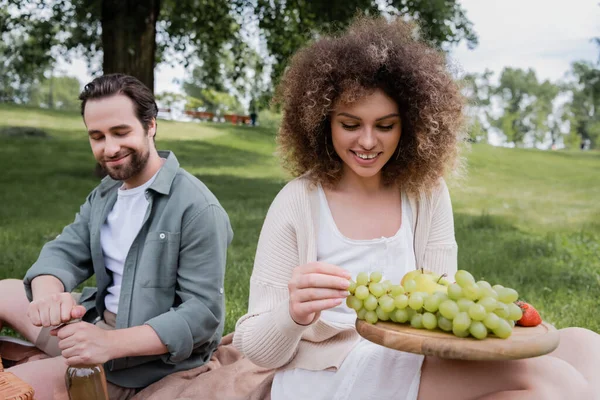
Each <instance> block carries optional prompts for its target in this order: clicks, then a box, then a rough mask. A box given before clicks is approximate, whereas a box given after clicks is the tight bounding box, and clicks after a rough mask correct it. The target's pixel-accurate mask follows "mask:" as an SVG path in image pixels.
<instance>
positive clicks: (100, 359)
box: [50, 322, 114, 365]
mask: <svg viewBox="0 0 600 400" xmlns="http://www.w3.org/2000/svg"><path fill="white" fill-rule="evenodd" d="M50 334H51V335H52V336H57V337H58V338H59V339H60V340H59V342H58V347H59V348H60V350H61V351H62V356H63V357H64V358H66V360H67V364H69V365H95V364H104V363H105V362H107V361H109V360H111V359H112V358H111V354H110V351H111V349H112V348H113V347H114V345H113V343H112V341H111V335H110V332H109V331H106V330H104V329H102V328H99V327H97V326H96V325H92V324H88V323H87V322H76V323H73V324H69V325H66V326H63V327H61V328H58V329H54V330H53V331H52V332H50Z"/></svg>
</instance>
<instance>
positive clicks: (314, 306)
mask: <svg viewBox="0 0 600 400" xmlns="http://www.w3.org/2000/svg"><path fill="white" fill-rule="evenodd" d="M343 301H344V299H323V300H315V301H307V302H305V303H292V304H291V305H290V308H291V310H290V311H291V314H292V318H293V319H294V320H295V321H296V322H298V323H300V324H303V325H304V324H305V323H306V321H305V319H306V317H307V316H311V315H313V314H315V313H319V312H321V311H323V310H328V309H330V308H333V307H337V306H339V305H340V304H342V302H343ZM294 316H297V317H298V318H297V319H296V318H294ZM310 320H312V318H310ZM309 322H310V321H309Z"/></svg>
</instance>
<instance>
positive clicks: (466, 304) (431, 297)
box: [346, 270, 523, 339]
mask: <svg viewBox="0 0 600 400" xmlns="http://www.w3.org/2000/svg"><path fill="white" fill-rule="evenodd" d="M382 278H383V276H382V274H381V272H372V273H371V274H370V275H369V274H368V273H366V272H360V273H359V274H358V275H357V277H356V282H354V281H352V280H351V281H350V287H349V291H350V296H348V298H347V299H346V304H347V305H348V307H350V308H352V309H354V310H355V311H356V313H357V317H358V318H359V319H361V320H365V321H367V322H368V323H371V324H374V323H376V322H377V321H392V322H396V323H407V324H410V325H411V326H412V327H413V328H417V329H429V330H433V329H436V328H439V329H441V330H442V331H445V332H452V333H453V334H454V335H456V336H458V337H467V336H469V335H470V336H473V337H475V338H477V339H485V338H486V337H487V336H488V334H490V333H492V334H494V335H496V336H497V337H499V338H502V339H506V338H508V337H509V336H510V335H511V334H512V329H513V327H514V325H515V321H518V320H519V319H521V317H522V316H523V313H522V310H521V308H520V307H519V306H518V305H516V304H515V301H517V299H518V297H519V294H518V293H517V291H516V290H514V289H511V288H507V287H504V286H502V285H494V286H492V285H490V284H489V283H488V282H486V281H483V280H481V281H478V282H475V279H474V278H473V275H471V274H470V273H469V272H467V271H465V270H459V271H457V272H456V275H455V279H456V283H453V284H451V285H449V286H448V287H447V293H445V292H444V291H436V292H434V293H432V294H430V293H426V292H420V291H418V287H417V284H416V282H415V281H414V280H412V279H409V280H407V281H405V282H404V286H401V285H395V284H393V283H392V282H391V281H389V280H384V281H382Z"/></svg>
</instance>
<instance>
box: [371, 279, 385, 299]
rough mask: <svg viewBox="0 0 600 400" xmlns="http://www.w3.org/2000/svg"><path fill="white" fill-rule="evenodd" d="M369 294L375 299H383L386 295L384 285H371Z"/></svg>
mask: <svg viewBox="0 0 600 400" xmlns="http://www.w3.org/2000/svg"><path fill="white" fill-rule="evenodd" d="M369 292H371V294H372V295H373V296H375V297H381V296H383V294H384V293H385V290H384V289H383V285H382V284H381V283H378V282H377V283H371V284H370V285H369Z"/></svg>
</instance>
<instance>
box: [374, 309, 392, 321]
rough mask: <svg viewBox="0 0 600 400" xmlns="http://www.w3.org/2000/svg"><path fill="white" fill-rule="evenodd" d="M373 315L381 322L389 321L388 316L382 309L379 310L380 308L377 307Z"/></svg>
mask: <svg viewBox="0 0 600 400" xmlns="http://www.w3.org/2000/svg"><path fill="white" fill-rule="evenodd" d="M375 314H377V318H379V319H380V320H381V321H387V320H389V319H390V314H389V313H387V312H385V311H383V309H382V308H381V306H378V307H377V308H376V309H375Z"/></svg>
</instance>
